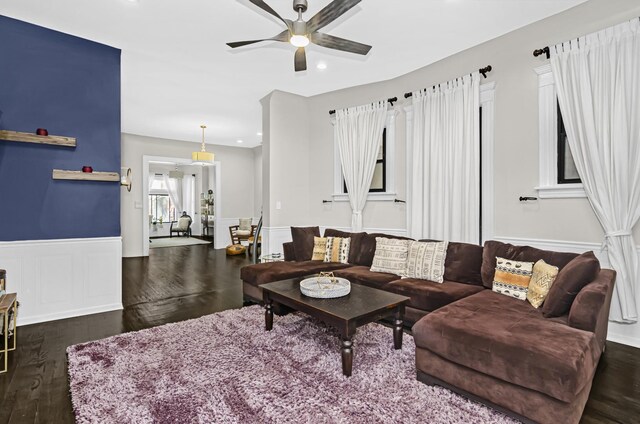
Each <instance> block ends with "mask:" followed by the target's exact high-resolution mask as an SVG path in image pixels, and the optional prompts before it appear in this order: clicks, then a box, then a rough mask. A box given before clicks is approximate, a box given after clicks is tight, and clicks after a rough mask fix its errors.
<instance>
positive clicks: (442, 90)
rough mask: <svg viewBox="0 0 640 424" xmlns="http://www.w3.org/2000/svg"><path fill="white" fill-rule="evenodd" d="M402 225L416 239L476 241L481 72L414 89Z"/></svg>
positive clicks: (477, 225)
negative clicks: (406, 211)
mask: <svg viewBox="0 0 640 424" xmlns="http://www.w3.org/2000/svg"><path fill="white" fill-rule="evenodd" d="M412 105H413V124H412V128H413V130H412V134H407V140H408V145H407V149H408V152H409V154H410V155H411V159H410V160H409V163H408V164H407V165H408V166H409V170H410V172H409V175H410V176H411V178H409V181H407V184H408V188H407V193H408V199H407V202H408V204H407V207H408V213H407V221H408V222H407V229H408V232H409V236H410V237H412V238H415V239H421V238H430V239H438V240H454V241H461V242H468V243H478V242H479V241H480V240H479V238H480V112H479V111H480V75H479V73H478V72H475V73H473V74H472V75H466V76H464V77H462V78H459V79H456V80H455V81H450V82H448V83H446V84H441V85H439V86H437V87H435V88H431V89H426V90H420V91H416V92H414V93H413V96H412Z"/></svg>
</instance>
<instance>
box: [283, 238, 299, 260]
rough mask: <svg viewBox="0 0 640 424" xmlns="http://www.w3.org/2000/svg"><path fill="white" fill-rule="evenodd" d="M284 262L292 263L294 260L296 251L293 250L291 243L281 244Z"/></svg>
mask: <svg viewBox="0 0 640 424" xmlns="http://www.w3.org/2000/svg"><path fill="white" fill-rule="evenodd" d="M282 249H283V251H284V260H285V262H293V261H295V260H296V251H295V249H294V248H293V242H292V241H290V242H287V243H282Z"/></svg>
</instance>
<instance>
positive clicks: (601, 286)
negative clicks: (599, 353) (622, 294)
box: [569, 269, 616, 348]
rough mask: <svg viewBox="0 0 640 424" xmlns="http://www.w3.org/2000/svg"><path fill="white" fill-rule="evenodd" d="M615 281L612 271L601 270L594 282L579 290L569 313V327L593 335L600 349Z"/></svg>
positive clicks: (604, 335)
mask: <svg viewBox="0 0 640 424" xmlns="http://www.w3.org/2000/svg"><path fill="white" fill-rule="evenodd" d="M615 279H616V272H615V271H614V270H611V269H602V270H601V271H600V273H599V274H598V276H597V277H596V279H595V280H593V281H592V282H591V283H589V284H587V285H586V286H585V287H584V288H583V289H582V290H580V293H578V295H577V296H576V298H575V300H574V301H573V304H572V305H571V310H570V311H569V325H570V326H571V327H573V328H577V329H580V330H585V331H590V332H592V333H595V334H596V338H597V339H598V343H599V344H600V347H601V348H604V343H605V341H606V339H607V327H608V324H609V307H610V306H611V296H612V294H613V285H614V283H615Z"/></svg>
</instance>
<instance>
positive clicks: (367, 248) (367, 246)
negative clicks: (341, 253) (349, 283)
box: [352, 233, 413, 267]
mask: <svg viewBox="0 0 640 424" xmlns="http://www.w3.org/2000/svg"><path fill="white" fill-rule="evenodd" d="M363 234H364V235H363V237H362V240H361V241H360V248H359V249H358V252H357V254H356V255H355V257H354V258H353V259H354V261H353V262H352V263H354V264H356V265H364V266H368V267H371V264H372V263H373V257H374V255H375V254H376V237H384V238H389V239H396V240H413V239H410V238H407V237H400V236H392V235H389V234H382V233H372V234H367V233H363Z"/></svg>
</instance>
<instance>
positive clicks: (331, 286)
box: [300, 276, 351, 299]
mask: <svg viewBox="0 0 640 424" xmlns="http://www.w3.org/2000/svg"><path fill="white" fill-rule="evenodd" d="M300 291H301V292H302V294H304V295H305V296H309V297H315V298H318V299H332V298H335V297H342V296H346V295H348V294H349V293H350V292H351V283H350V282H349V280H347V279H344V278H340V277H324V276H320V277H310V278H305V279H304V280H302V281H300Z"/></svg>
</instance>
